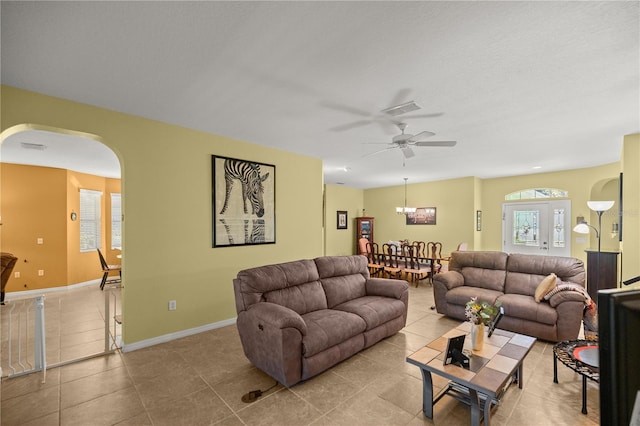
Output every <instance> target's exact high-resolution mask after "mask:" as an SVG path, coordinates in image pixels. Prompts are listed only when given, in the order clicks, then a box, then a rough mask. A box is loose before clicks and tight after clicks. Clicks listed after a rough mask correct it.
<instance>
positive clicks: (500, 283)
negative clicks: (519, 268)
mask: <svg viewBox="0 0 640 426" xmlns="http://www.w3.org/2000/svg"><path fill="white" fill-rule="evenodd" d="M507 257H508V255H507V253H503V252H497V251H458V252H453V253H451V261H450V262H449V270H451V271H458V272H460V273H461V274H462V276H463V277H464V284H465V286H472V287H480V288H486V289H489V290H495V291H500V292H503V291H504V282H505V276H506V272H505V271H506V266H507Z"/></svg>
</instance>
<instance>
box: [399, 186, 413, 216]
mask: <svg viewBox="0 0 640 426" xmlns="http://www.w3.org/2000/svg"><path fill="white" fill-rule="evenodd" d="M408 179H409V178H404V207H396V213H397V214H409V213H415V212H416V208H415V207H407V180H408Z"/></svg>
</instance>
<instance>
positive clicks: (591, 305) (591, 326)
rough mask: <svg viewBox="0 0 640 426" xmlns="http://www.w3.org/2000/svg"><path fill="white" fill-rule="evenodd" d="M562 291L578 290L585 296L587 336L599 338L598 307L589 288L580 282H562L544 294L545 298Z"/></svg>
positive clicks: (585, 332)
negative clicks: (588, 291)
mask: <svg viewBox="0 0 640 426" xmlns="http://www.w3.org/2000/svg"><path fill="white" fill-rule="evenodd" d="M561 291H577V292H578V293H580V294H582V295H583V296H584V312H583V315H582V323H583V324H584V334H585V337H587V338H592V339H597V337H598V307H597V306H596V302H594V301H593V299H591V296H589V293H587V289H586V288H584V287H582V286H581V285H578V284H571V283H562V284H560V285H557V286H556V288H554V289H553V290H551V291H550V292H549V293H547V295H545V296H544V300H549V299H551V297H552V296H553V295H554V294H557V293H559V292H561Z"/></svg>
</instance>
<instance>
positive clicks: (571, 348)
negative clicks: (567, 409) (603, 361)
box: [553, 340, 600, 414]
mask: <svg viewBox="0 0 640 426" xmlns="http://www.w3.org/2000/svg"><path fill="white" fill-rule="evenodd" d="M558 360H560V361H561V362H562V363H563V364H564V365H566V366H567V367H569V368H570V369H572V370H573V371H575V372H576V373H578V374H580V375H581V376H582V414H587V378H589V379H591V380H593V381H594V382H596V383H599V382H600V369H599V363H598V342H597V341H595V340H567V341H564V342H558V343H556V344H555V345H554V346H553V383H558Z"/></svg>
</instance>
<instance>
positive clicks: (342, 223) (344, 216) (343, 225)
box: [337, 210, 347, 229]
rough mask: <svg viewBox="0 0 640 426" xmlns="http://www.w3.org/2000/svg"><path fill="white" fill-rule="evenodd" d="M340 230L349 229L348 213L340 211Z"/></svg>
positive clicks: (338, 221) (338, 219)
mask: <svg viewBox="0 0 640 426" xmlns="http://www.w3.org/2000/svg"><path fill="white" fill-rule="evenodd" d="M337 223H338V229H347V212H346V211H344V210H338V217H337Z"/></svg>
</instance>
